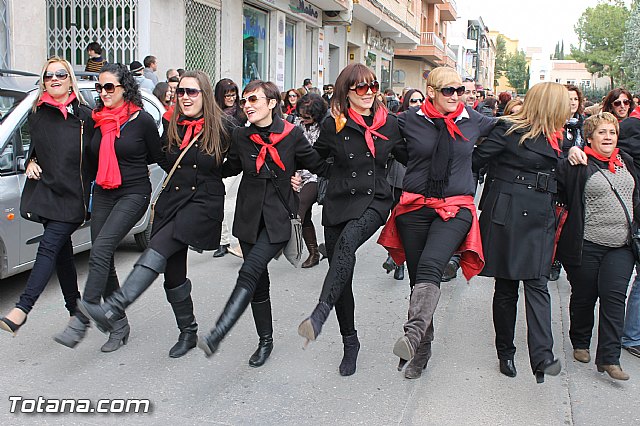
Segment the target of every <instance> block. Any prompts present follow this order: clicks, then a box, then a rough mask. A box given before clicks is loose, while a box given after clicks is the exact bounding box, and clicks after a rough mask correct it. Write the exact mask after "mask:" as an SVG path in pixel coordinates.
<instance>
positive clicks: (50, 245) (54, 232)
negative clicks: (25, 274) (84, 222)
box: [16, 220, 80, 315]
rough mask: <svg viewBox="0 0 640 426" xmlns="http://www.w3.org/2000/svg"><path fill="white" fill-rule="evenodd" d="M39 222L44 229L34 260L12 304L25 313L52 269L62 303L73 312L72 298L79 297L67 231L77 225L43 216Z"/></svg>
mask: <svg viewBox="0 0 640 426" xmlns="http://www.w3.org/2000/svg"><path fill="white" fill-rule="evenodd" d="M43 226H44V233H43V234H42V240H40V245H39V246H38V253H37V254H36V261H35V263H34V264H33V269H31V274H29V279H28V280H27V285H26V287H25V289H24V291H23V292H22V295H20V300H19V301H18V303H16V307H17V308H19V309H20V310H22V311H23V312H26V313H27V314H28V313H29V312H30V311H31V309H32V308H33V305H35V303H36V301H37V300H38V298H39V297H40V295H41V294H42V292H43V291H44V289H45V287H46V286H47V283H48V282H49V279H50V278H51V276H52V275H53V271H54V270H55V271H56V273H57V274H58V281H60V288H61V289H62V295H63V296H64V303H65V307H66V308H67V310H68V311H69V313H70V314H71V315H73V314H74V312H75V310H76V301H77V300H78V299H79V298H80V292H79V291H78V276H77V274H76V265H75V264H74V263H73V246H72V245H71V234H73V233H74V231H75V230H76V229H78V226H80V224H79V223H68V222H58V221H56V220H46V221H45V222H44V223H43Z"/></svg>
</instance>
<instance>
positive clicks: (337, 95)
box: [331, 63, 386, 117]
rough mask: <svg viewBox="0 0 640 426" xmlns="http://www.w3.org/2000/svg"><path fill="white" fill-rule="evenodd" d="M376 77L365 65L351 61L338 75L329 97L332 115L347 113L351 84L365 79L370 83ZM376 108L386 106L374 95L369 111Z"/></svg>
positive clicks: (373, 111) (345, 114) (374, 110)
mask: <svg viewBox="0 0 640 426" xmlns="http://www.w3.org/2000/svg"><path fill="white" fill-rule="evenodd" d="M375 79H376V75H375V74H374V73H373V71H371V70H370V69H369V68H367V67H366V65H363V64H358V63H353V64H349V65H347V66H346V67H344V69H343V70H342V71H340V74H339V75H338V78H337V79H336V84H335V86H334V92H333V93H334V94H333V97H332V98H331V113H332V114H333V115H334V117H338V116H340V114H343V115H344V116H345V117H348V115H349V99H348V98H347V95H348V94H349V89H350V88H351V86H353V85H355V84H358V83H362V82H363V81H366V82H367V83H371V82H372V81H374V80H375ZM378 108H386V107H385V106H384V104H383V103H382V102H381V101H380V100H379V99H378V97H377V96H374V101H373V105H372V106H371V112H372V113H373V114H375V113H376V111H377V110H378Z"/></svg>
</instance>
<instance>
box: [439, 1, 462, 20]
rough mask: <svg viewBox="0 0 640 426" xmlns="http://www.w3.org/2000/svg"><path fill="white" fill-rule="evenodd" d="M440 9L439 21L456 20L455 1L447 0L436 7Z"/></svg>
mask: <svg viewBox="0 0 640 426" xmlns="http://www.w3.org/2000/svg"><path fill="white" fill-rule="evenodd" d="M438 9H440V19H442V20H443V21H455V20H456V19H458V13H457V12H456V10H457V5H456V2H455V0H447V1H446V2H445V3H444V4H442V5H440V6H439V7H438Z"/></svg>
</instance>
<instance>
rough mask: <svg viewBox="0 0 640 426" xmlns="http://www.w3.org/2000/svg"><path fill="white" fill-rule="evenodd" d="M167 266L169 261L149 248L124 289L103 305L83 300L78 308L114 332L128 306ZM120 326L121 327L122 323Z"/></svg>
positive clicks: (134, 268)
mask: <svg viewBox="0 0 640 426" xmlns="http://www.w3.org/2000/svg"><path fill="white" fill-rule="evenodd" d="M166 266H167V259H166V258H165V257H164V256H162V255H161V254H160V253H158V252H157V251H155V250H153V249H150V248H148V249H146V250H145V251H144V253H142V256H140V258H139V259H138V261H137V262H136V264H135V265H134V267H133V270H132V271H131V273H130V274H129V276H128V277H127V279H126V281H125V282H124V284H123V285H122V287H120V288H119V289H118V290H116V291H114V292H113V293H112V294H111V296H109V297H108V298H107V299H106V300H105V301H104V302H103V303H102V304H101V305H98V304H94V303H89V302H87V301H86V300H81V301H80V302H79V303H78V308H79V309H80V311H82V313H83V314H85V315H86V316H87V317H88V318H90V319H92V320H93V321H95V322H96V324H97V325H98V326H99V328H102V329H106V330H113V329H114V327H116V322H118V321H120V320H122V319H123V318H124V311H125V309H126V308H127V306H129V305H130V304H132V303H133V302H134V301H135V300H136V299H137V298H138V297H140V295H141V294H142V293H144V291H145V290H146V289H147V288H149V286H150V285H151V284H152V283H153V282H154V281H155V279H156V278H157V277H158V275H159V274H161V273H163V272H164V269H165V267H166ZM118 325H119V326H120V327H121V326H122V323H121V322H120V323H119V324H118Z"/></svg>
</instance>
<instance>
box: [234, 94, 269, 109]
mask: <svg viewBox="0 0 640 426" xmlns="http://www.w3.org/2000/svg"><path fill="white" fill-rule="evenodd" d="M258 99H267V97H266V96H258V95H251V96H247V97H244V98H240V107H241V108H244V106H245V105H246V104H247V102H249V104H251V105H253V104H255V103H256V102H258Z"/></svg>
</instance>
